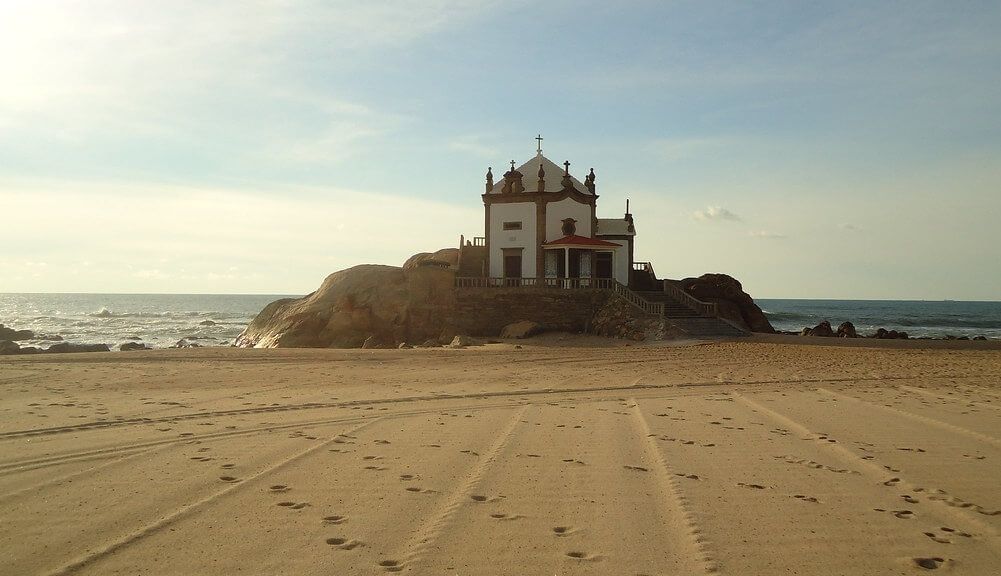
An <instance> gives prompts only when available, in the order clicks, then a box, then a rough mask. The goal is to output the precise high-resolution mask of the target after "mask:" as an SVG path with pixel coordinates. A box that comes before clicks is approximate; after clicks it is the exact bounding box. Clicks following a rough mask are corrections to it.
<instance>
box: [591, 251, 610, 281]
mask: <svg viewBox="0 0 1001 576" xmlns="http://www.w3.org/2000/svg"><path fill="white" fill-rule="evenodd" d="M594 275H595V277H597V278H611V277H612V253H611V252H596V253H595V255H594Z"/></svg>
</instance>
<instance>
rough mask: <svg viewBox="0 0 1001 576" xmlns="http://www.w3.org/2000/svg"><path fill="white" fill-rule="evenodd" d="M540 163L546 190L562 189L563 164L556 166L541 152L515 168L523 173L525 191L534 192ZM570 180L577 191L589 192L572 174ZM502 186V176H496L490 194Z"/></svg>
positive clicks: (495, 192)
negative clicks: (544, 173) (543, 171)
mask: <svg viewBox="0 0 1001 576" xmlns="http://www.w3.org/2000/svg"><path fill="white" fill-rule="evenodd" d="M540 162H541V163H542V169H543V170H545V172H546V176H545V180H546V190H545V191H546V192H559V191H561V190H563V174H564V172H565V167H564V166H558V165H556V163H555V162H553V161H552V160H550V159H549V158H546V157H545V156H544V155H542V154H537V155H535V156H533V157H532V159H531V160H529V161H528V162H525V163H524V164H522V165H521V166H519V167H518V168H516V170H518V172H521V173H522V175H523V178H522V184H523V185H524V186H525V191H526V192H535V191H537V189H538V186H537V184H538V181H539V176H538V173H539V163H540ZM570 181H571V182H573V186H574V188H576V189H577V190H578V191H579V192H582V193H584V194H590V193H591V192H589V191H588V189H587V188H586V187H585V186H584V183H583V182H581V181H580V180H578V179H577V178H575V177H574V176H573V175H572V174H571V175H570ZM503 187H504V178H497V181H496V182H495V183H494V187H493V188H491V189H490V193H491V194H500V193H501V189H502V188H503Z"/></svg>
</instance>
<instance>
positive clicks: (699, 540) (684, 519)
mask: <svg viewBox="0 0 1001 576" xmlns="http://www.w3.org/2000/svg"><path fill="white" fill-rule="evenodd" d="M629 403H630V404H632V405H633V406H632V411H633V415H634V416H635V419H634V422H635V423H636V425H637V426H638V428H639V431H640V434H641V436H642V440H640V442H642V443H643V449H644V450H645V451H646V454H647V460H648V461H650V462H653V463H654V466H655V467H656V470H655V472H656V473H655V475H654V476H655V478H656V479H657V480H658V483H659V484H660V488H661V490H660V492H661V494H663V495H664V497H663V498H662V499H661V502H660V504H661V514H662V515H663V517H664V518H665V520H666V519H670V518H671V517H672V516H674V517H677V516H679V515H680V518H678V519H679V520H680V521H681V524H682V525H683V531H684V534H683V535H681V537H680V538H679V540H684V541H686V543H687V547H688V548H689V558H688V561H687V562H684V563H683V566H684V570H683V572H682V573H684V574H697V573H704V574H711V573H713V572H716V571H717V570H719V564H718V562H716V560H715V559H714V558H713V557H712V555H711V553H710V552H709V542H708V541H707V540H706V539H705V536H704V535H703V533H702V528H701V527H700V526H699V523H698V521H697V520H696V519H695V516H694V514H693V513H692V508H691V504H690V503H689V500H688V497H687V496H685V493H684V491H683V490H682V489H681V484H680V483H679V482H678V477H677V476H676V475H675V474H674V472H672V471H671V468H670V467H669V466H668V464H667V460H666V459H665V458H664V454H663V453H662V452H661V450H660V447H658V446H657V444H656V443H654V441H653V438H654V436H655V434H654V433H653V431H652V430H651V429H650V423H649V422H648V421H647V419H646V418H645V417H644V416H643V412H642V410H640V407H639V403H638V402H637V401H636V398H630V399H629ZM680 527H681V526H679V528H680Z"/></svg>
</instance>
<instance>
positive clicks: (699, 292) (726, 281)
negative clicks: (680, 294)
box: [679, 274, 775, 334]
mask: <svg viewBox="0 0 1001 576" xmlns="http://www.w3.org/2000/svg"><path fill="white" fill-rule="evenodd" d="M679 284H680V285H681V288H682V290H684V291H685V292H687V293H688V294H690V295H691V296H694V297H695V298H697V299H699V300H701V301H703V302H715V303H716V305H717V306H718V307H719V315H720V316H722V317H723V318H726V319H727V320H729V321H731V322H733V323H735V324H737V325H738V326H741V327H745V328H747V329H749V330H750V331H751V332H763V333H766V334H774V333H775V328H773V327H772V325H771V323H770V322H768V318H767V317H766V316H765V313H764V312H762V311H761V308H759V307H758V305H757V304H755V303H754V299H753V298H751V296H750V295H749V294H748V293H747V292H744V288H743V286H741V284H740V282H739V281H737V280H736V279H735V278H733V277H731V276H727V275H726V274H703V275H702V276H699V277H698V278H685V279H684V280H681V281H680V282H679Z"/></svg>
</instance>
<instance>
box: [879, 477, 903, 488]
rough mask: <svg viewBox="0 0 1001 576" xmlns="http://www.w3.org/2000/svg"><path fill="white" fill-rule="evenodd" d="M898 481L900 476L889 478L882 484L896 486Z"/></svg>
mask: <svg viewBox="0 0 1001 576" xmlns="http://www.w3.org/2000/svg"><path fill="white" fill-rule="evenodd" d="M899 482H900V478H890V479H889V480H887V481H886V482H883V486H896V485H897V484H898V483H899Z"/></svg>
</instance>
